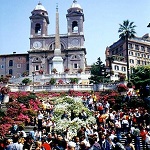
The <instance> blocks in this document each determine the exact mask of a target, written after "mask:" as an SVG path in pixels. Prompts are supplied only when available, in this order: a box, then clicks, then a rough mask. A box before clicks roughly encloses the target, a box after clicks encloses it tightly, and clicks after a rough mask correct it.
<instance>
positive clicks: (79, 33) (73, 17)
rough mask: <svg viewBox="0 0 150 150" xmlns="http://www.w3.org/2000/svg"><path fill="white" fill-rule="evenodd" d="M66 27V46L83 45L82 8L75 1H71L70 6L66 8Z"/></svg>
mask: <svg viewBox="0 0 150 150" xmlns="http://www.w3.org/2000/svg"><path fill="white" fill-rule="evenodd" d="M67 12H68V13H67V15H66V18H67V28H68V38H69V39H68V40H69V43H68V47H80V48H83V47H84V33H83V22H84V14H83V9H82V8H81V6H80V5H79V4H78V3H77V1H76V0H74V1H73V3H72V5H71V7H70V8H69V9H68V10H67Z"/></svg>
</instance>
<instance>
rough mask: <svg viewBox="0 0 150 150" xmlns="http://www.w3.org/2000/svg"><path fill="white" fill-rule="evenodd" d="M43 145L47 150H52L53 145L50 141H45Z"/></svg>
mask: <svg viewBox="0 0 150 150" xmlns="http://www.w3.org/2000/svg"><path fill="white" fill-rule="evenodd" d="M42 146H43V147H44V148H45V150H51V147H50V145H49V144H48V143H43V144H42Z"/></svg>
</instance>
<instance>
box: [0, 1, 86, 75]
mask: <svg viewBox="0 0 150 150" xmlns="http://www.w3.org/2000/svg"><path fill="white" fill-rule="evenodd" d="M58 11H59V10H58V8H56V31H55V34H53V35H49V34H48V26H49V24H50V23H49V17H48V11H47V10H46V9H45V7H44V6H43V5H42V4H41V3H40V2H39V3H38V5H37V6H36V7H35V8H34V10H33V11H32V12H31V16H30V17H29V18H30V22H31V29H30V38H29V39H30V49H29V50H28V52H27V53H26V54H17V53H13V54H8V55H0V59H1V60H3V61H0V65H1V68H0V69H1V70H2V71H0V75H3V76H5V75H7V74H11V75H12V76H14V77H19V76H22V75H23V74H24V73H25V72H28V73H29V75H31V74H32V73H33V72H34V73H36V74H38V73H43V74H51V73H52V72H53V71H54V70H55V71H57V72H58V73H64V72H65V71H68V72H69V73H77V72H78V71H80V72H81V71H83V72H85V71H86V66H87V64H86V48H85V47H84V41H85V37H84V26H83V24H84V13H83V9H82V8H81V6H80V5H79V4H78V3H77V1H76V0H74V1H73V3H72V5H71V6H70V8H69V9H68V10H67V14H66V19H67V33H66V34H63V35H62V34H59V25H61V24H60V23H59V13H58ZM18 58H20V59H18ZM22 60H24V61H23V62H22ZM60 65H61V67H60Z"/></svg>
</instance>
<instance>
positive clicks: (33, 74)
mask: <svg viewBox="0 0 150 150" xmlns="http://www.w3.org/2000/svg"><path fill="white" fill-rule="evenodd" d="M34 76H35V72H32V77H33V82H32V83H33V89H32V91H33V93H34Z"/></svg>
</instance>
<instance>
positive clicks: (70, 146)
mask: <svg viewBox="0 0 150 150" xmlns="http://www.w3.org/2000/svg"><path fill="white" fill-rule="evenodd" d="M75 146H76V143H75V142H73V141H69V142H68V146H67V150H76V149H75Z"/></svg>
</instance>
